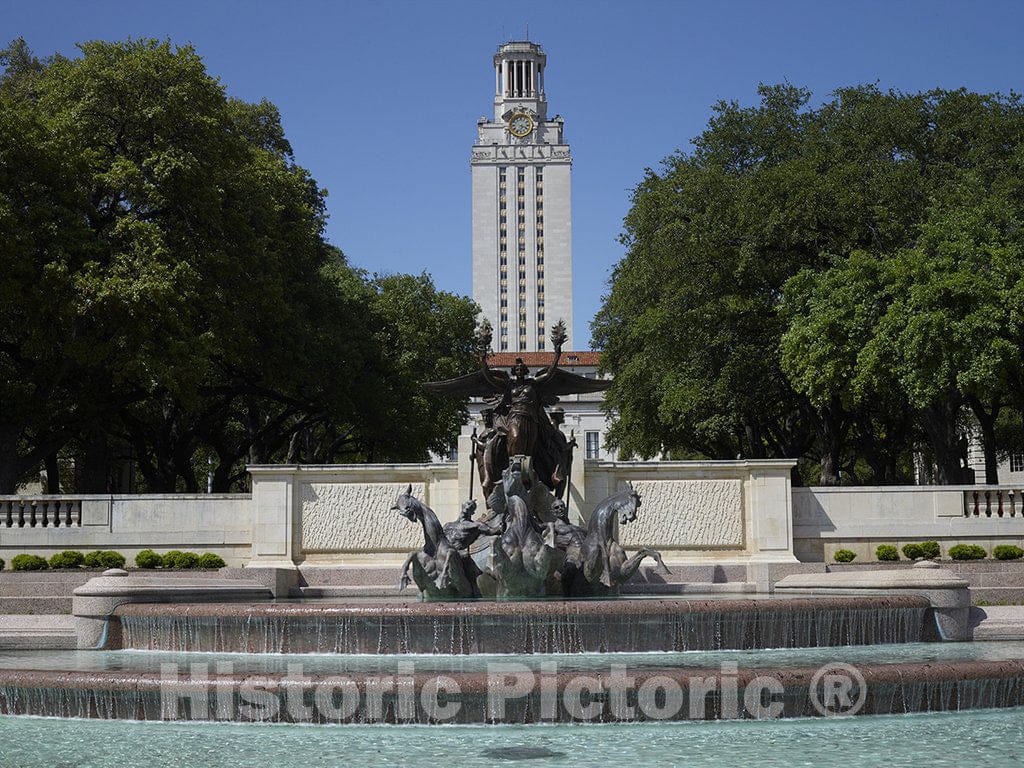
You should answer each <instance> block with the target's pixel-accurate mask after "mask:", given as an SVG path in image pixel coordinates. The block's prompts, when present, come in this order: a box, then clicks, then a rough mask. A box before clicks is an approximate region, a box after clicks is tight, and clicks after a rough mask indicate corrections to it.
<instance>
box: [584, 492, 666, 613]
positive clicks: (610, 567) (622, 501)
mask: <svg viewBox="0 0 1024 768" xmlns="http://www.w3.org/2000/svg"><path fill="white" fill-rule="evenodd" d="M627 485H628V487H627V488H626V490H624V491H619V492H618V493H615V494H612V495H611V496H609V497H608V498H606V499H605V500H604V501H602V502H601V503H600V504H598V505H597V508H596V509H595V510H594V512H593V514H591V516H590V524H589V525H588V526H587V537H586V539H584V541H583V552H582V556H583V568H582V575H583V577H584V579H585V582H586V583H585V584H584V583H583V582H582V581H581V580H579V579H577V582H576V589H577V591H579V592H590V593H600V592H610V593H614V592H617V591H618V588H619V585H620V584H622V583H623V582H625V581H628V580H629V578H630V577H632V576H633V574H635V573H636V572H637V570H639V568H640V563H641V561H643V559H644V558H646V557H650V558H653V559H654V560H655V561H657V563H658V565H660V566H661V567H662V568H664V569H665V573H672V571H670V570H669V569H668V566H666V565H665V563H664V561H663V560H662V559H661V553H660V552H658V550H656V549H649V548H647V547H645V548H643V549H641V550H639V551H638V552H637V553H636V554H635V555H633V556H632V557H627V556H626V550H624V549H623V548H622V546H621V545H620V544H619V531H618V528H619V526H620V525H626V524H627V523H630V522H632V521H633V520H636V511H637V509H639V508H640V495H639V494H638V493H637V492H636V491H635V490H634V489H633V486H632V484H627Z"/></svg>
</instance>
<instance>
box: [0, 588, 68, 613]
mask: <svg viewBox="0 0 1024 768" xmlns="http://www.w3.org/2000/svg"><path fill="white" fill-rule="evenodd" d="M70 613H71V592H68V593H67V594H66V595H65V596H61V597H52V596H51V597H38V596H35V595H21V596H19V597H0V615H4V614H26V615H44V614H54V615H56V614H70Z"/></svg>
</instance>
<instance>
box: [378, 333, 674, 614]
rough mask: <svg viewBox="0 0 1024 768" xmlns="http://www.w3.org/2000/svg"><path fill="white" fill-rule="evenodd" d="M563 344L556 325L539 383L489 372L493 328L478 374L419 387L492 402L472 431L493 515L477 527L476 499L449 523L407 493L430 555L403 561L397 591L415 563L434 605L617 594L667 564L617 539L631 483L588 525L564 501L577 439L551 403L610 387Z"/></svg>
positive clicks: (408, 512)
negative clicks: (562, 361)
mask: <svg viewBox="0 0 1024 768" xmlns="http://www.w3.org/2000/svg"><path fill="white" fill-rule="evenodd" d="M565 338H566V337H565V324H564V323H561V322H559V323H558V324H557V325H555V327H554V328H553V329H552V332H551V343H552V346H553V347H554V356H553V358H552V360H551V362H550V364H549V365H547V366H546V367H544V368H542V369H541V370H540V371H539V372H538V373H536V374H535V375H533V376H531V375H530V371H529V369H528V368H527V366H526V365H525V364H524V362H523V360H522V358H517V360H516V363H515V365H514V366H512V368H511V371H510V373H505V372H504V371H501V370H499V369H496V368H491V367H489V365H488V362H487V355H488V353H489V350H490V344H491V331H490V326H489V325H488V324H487V323H486V321H485V322H484V324H483V325H482V326H481V328H480V330H479V331H478V334H477V353H478V355H479V357H480V363H481V367H480V370H478V371H476V372H474V373H470V374H467V375H465V376H460V377H459V378H456V379H449V380H448V381H435V382H430V383H427V384H424V385H423V386H424V388H425V389H426V390H427V391H428V392H434V393H437V394H443V395H449V396H456V397H483V398H487V402H488V407H487V408H485V409H484V410H483V411H482V416H483V421H484V429H483V431H482V432H481V433H480V434H479V435H476V433H475V432H474V435H473V451H472V456H471V462H472V465H471V471H472V468H473V467H474V466H475V468H476V469H477V470H478V471H479V476H480V486H481V490H482V492H483V498H484V501H485V503H486V510H485V511H484V513H483V516H482V519H481V520H474V519H473V515H474V513H475V512H476V509H477V502H476V501H475V500H473V499H472V498H471V499H470V500H469V501H467V502H465V503H464V504H463V507H462V511H461V514H460V516H459V519H458V520H456V521H455V522H452V523H448V524H447V525H445V526H444V527H443V528H442V526H441V524H440V523H439V522H438V520H437V518H436V516H435V515H434V513H433V511H431V510H430V508H429V507H427V506H426V505H425V504H423V503H422V502H420V501H418V500H416V499H414V498H413V497H412V487H411V486H410V487H409V488H407V489H406V491H405V493H403V494H400V495H399V497H398V499H397V500H396V502H395V506H394V507H393V509H395V510H397V511H399V512H401V513H402V514H403V515H405V517H407V518H408V519H409V520H412V521H418V522H421V523H422V525H423V533H424V544H423V548H422V549H421V550H420V551H419V552H413V553H412V554H410V555H409V557H408V558H407V560H406V562H405V565H404V567H403V569H402V581H401V583H400V584H401V586H405V585H407V584H408V583H409V576H408V572H409V569H410V568H411V569H412V578H413V580H414V581H415V582H416V585H417V586H418V587H419V589H420V592H421V594H422V595H423V597H424V599H428V600H451V599H463V598H468V597H480V596H486V597H490V596H494V597H497V598H499V599H501V598H520V597H538V596H542V595H556V596H564V597H578V596H586V595H594V594H608V593H614V592H617V590H618V587H619V585H620V584H622V583H623V582H624V581H626V580H628V579H629V578H630V577H631V576H632V575H633V574H634V573H635V572H636V571H637V569H638V568H639V567H640V562H641V561H642V560H643V559H644V558H646V557H652V558H654V559H655V560H656V561H657V562H658V563H659V564H660V565H661V566H662V568H665V564H664V563H663V562H662V560H661V555H660V554H659V553H658V552H657V551H656V550H653V549H642V550H640V551H639V552H638V553H637V554H635V555H634V556H633V557H627V555H626V552H625V550H623V548H622V547H621V546H620V545H619V543H618V529H619V526H620V525H624V524H626V523H628V522H629V521H631V520H633V519H635V518H636V513H637V509H638V508H639V507H640V497H639V495H638V494H637V493H636V491H634V490H633V488H632V486H630V487H629V488H628V489H627V490H625V491H621V492H619V493H617V494H613V495H612V496H609V497H608V498H607V499H605V500H604V501H603V502H601V504H599V505H598V506H597V509H595V510H594V513H593V514H592V515H591V518H590V523H589V525H588V527H587V528H586V529H584V528H581V527H579V526H576V525H573V524H572V523H571V522H570V521H569V516H568V509H567V506H566V503H565V501H563V496H564V495H565V491H566V488H567V484H568V480H569V476H570V473H571V467H572V453H573V450H574V449H575V447H576V439H575V436H574V435H570V437H569V438H566V436H565V435H564V434H563V433H562V431H561V429H560V427H561V425H562V423H563V422H564V414H563V413H562V412H561V409H560V408H558V409H553V410H552V412H551V413H550V414H549V412H548V410H547V408H548V407H550V406H553V405H555V403H557V402H558V399H559V396H560V395H569V394H578V393H585V392H600V391H602V390H604V389H607V388H608V386H609V384H610V382H608V381H607V380H601V379H589V378H586V377H584V376H577V375H576V374H573V373H569V372H568V371H565V370H563V369H561V368H559V367H558V361H559V358H560V357H561V354H562V345H563V344H564V343H565ZM470 495H471V496H472V480H471V484H470ZM665 570H666V571H668V569H667V568H665Z"/></svg>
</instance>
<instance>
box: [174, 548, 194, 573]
mask: <svg viewBox="0 0 1024 768" xmlns="http://www.w3.org/2000/svg"><path fill="white" fill-rule="evenodd" d="M197 565H199V555H197V554H196V553H195V552H180V553H178V556H177V557H176V558H174V567H175V568H180V569H182V570H186V571H187V570H189V569H190V568H195V567H196V566H197Z"/></svg>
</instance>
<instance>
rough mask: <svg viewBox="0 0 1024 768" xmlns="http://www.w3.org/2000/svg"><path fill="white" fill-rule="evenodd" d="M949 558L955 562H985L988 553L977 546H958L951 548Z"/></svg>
mask: <svg viewBox="0 0 1024 768" xmlns="http://www.w3.org/2000/svg"><path fill="white" fill-rule="evenodd" d="M949 556H950V557H951V558H953V559H954V560H984V559H985V557H986V552H985V548H984V547H980V546H978V545H977V544H957V545H956V546H955V547H950V548H949Z"/></svg>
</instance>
